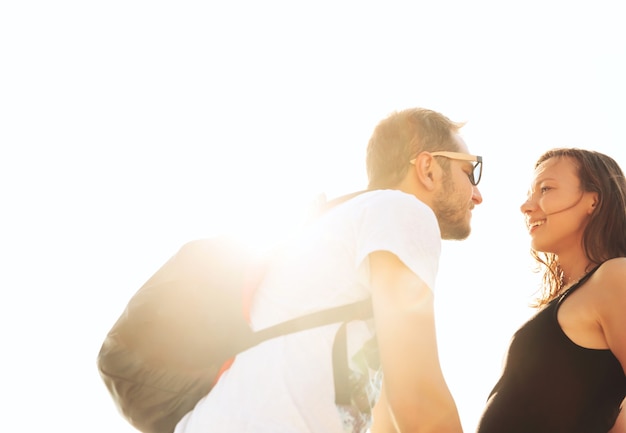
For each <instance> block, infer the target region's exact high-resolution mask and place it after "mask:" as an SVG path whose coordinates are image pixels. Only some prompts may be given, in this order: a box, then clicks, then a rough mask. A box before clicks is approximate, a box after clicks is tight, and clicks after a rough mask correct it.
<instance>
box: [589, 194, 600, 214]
mask: <svg viewBox="0 0 626 433" xmlns="http://www.w3.org/2000/svg"><path fill="white" fill-rule="evenodd" d="M597 206H598V193H597V192H592V193H591V202H590V203H589V208H588V209H587V214H589V215H591V214H592V213H593V212H594V211H595V210H596V207H597Z"/></svg>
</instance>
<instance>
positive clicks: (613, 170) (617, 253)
mask: <svg viewBox="0 0 626 433" xmlns="http://www.w3.org/2000/svg"><path fill="white" fill-rule="evenodd" d="M550 158H571V159H572V161H574V163H575V164H576V167H577V174H578V178H579V179H580V188H581V190H582V191H584V192H595V193H597V195H598V202H597V204H596V207H595V209H594V211H593V213H592V214H591V218H590V219H589V222H588V223H587V226H586V227H585V230H584V232H583V248H584V251H585V255H586V256H587V258H588V259H589V261H590V262H591V263H595V264H600V263H602V262H604V261H606V260H609V259H612V258H615V257H625V256H626V179H625V178H624V173H623V171H622V169H621V168H620V166H619V165H618V164H617V162H615V160H614V159H613V158H611V157H609V156H607V155H605V154H602V153H600V152H595V151H591V150H584V149H576V148H557V149H552V150H549V151H547V152H546V153H544V154H543V155H541V157H539V159H538V160H537V162H536V163H535V168H537V167H538V166H539V165H540V164H542V163H543V162H545V161H546V160H548V159H550ZM531 255H532V256H533V257H534V258H535V260H537V262H538V265H539V267H540V268H543V275H542V283H543V284H542V289H541V294H540V296H539V298H538V299H537V302H536V303H535V306H537V307H540V306H542V305H545V304H547V303H548V302H550V301H551V300H552V299H554V298H555V297H556V296H557V294H558V293H559V292H560V291H561V289H562V287H563V272H562V270H561V267H560V266H559V262H558V257H557V256H556V255H555V254H554V253H542V252H539V251H535V250H534V249H531Z"/></svg>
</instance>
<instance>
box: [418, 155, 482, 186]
mask: <svg viewBox="0 0 626 433" xmlns="http://www.w3.org/2000/svg"><path fill="white" fill-rule="evenodd" d="M430 154H431V155H432V156H443V157H444V158H448V159H456V160H458V161H470V162H474V163H475V164H474V168H473V169H472V172H471V173H468V174H467V177H469V180H470V182H471V183H472V185H474V186H476V185H478V182H480V178H481V177H482V175H483V157H482V156H477V155H470V154H467V153H461V152H449V151H447V150H441V151H438V152H430ZM409 162H410V163H411V164H415V160H414V159H412V160H411V161H409Z"/></svg>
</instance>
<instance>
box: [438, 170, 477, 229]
mask: <svg viewBox="0 0 626 433" xmlns="http://www.w3.org/2000/svg"><path fill="white" fill-rule="evenodd" d="M433 210H434V212H435V215H436V216H437V221H438V223H439V230H440V231H441V239H444V240H458V241H460V240H463V239H466V238H467V237H468V236H469V235H470V232H471V228H470V224H469V221H468V219H467V210H468V208H467V203H466V202H465V201H463V199H462V197H460V196H459V194H458V193H457V192H456V191H455V189H454V185H453V184H452V181H451V180H450V179H446V180H445V181H444V183H443V188H442V189H441V190H440V191H439V193H438V194H437V196H436V197H435V200H434V203H433Z"/></svg>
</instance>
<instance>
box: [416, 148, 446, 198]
mask: <svg viewBox="0 0 626 433" xmlns="http://www.w3.org/2000/svg"><path fill="white" fill-rule="evenodd" d="M413 169H414V170H415V174H416V175H417V180H418V181H419V182H420V183H421V184H422V185H423V186H424V188H426V190H428V191H432V190H434V189H435V181H436V179H437V178H438V177H439V171H440V170H441V167H439V164H437V163H436V161H435V159H434V158H433V157H432V155H431V154H430V153H428V152H422V153H420V154H419V155H417V158H415V160H414V163H413Z"/></svg>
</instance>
